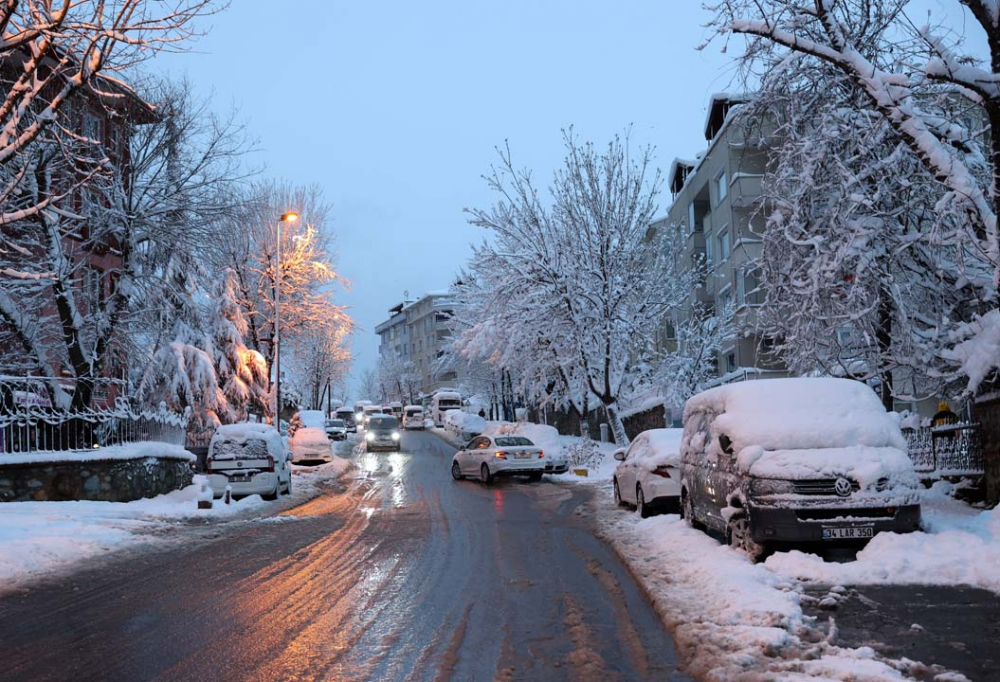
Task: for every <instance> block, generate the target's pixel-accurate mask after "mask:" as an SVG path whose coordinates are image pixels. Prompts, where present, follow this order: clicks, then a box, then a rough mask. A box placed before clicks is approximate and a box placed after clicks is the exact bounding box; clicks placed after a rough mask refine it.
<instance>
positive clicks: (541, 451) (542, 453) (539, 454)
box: [538, 450, 545, 459]
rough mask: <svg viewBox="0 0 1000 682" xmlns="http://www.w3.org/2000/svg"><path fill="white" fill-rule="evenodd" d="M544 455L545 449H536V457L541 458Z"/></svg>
mask: <svg viewBox="0 0 1000 682" xmlns="http://www.w3.org/2000/svg"><path fill="white" fill-rule="evenodd" d="M544 456H545V450H539V451H538V459H541V458H542V457H544Z"/></svg>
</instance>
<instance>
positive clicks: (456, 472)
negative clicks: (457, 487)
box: [451, 462, 462, 481]
mask: <svg viewBox="0 0 1000 682" xmlns="http://www.w3.org/2000/svg"><path fill="white" fill-rule="evenodd" d="M451 477H452V478H454V479H455V480H456V481H461V480H462V467H460V466H458V462H452V463H451Z"/></svg>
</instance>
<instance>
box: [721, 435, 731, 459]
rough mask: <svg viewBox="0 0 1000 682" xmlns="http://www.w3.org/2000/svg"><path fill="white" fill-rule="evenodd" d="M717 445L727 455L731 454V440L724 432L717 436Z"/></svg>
mask: <svg viewBox="0 0 1000 682" xmlns="http://www.w3.org/2000/svg"><path fill="white" fill-rule="evenodd" d="M719 447H721V448H722V451H723V452H724V453H726V454H727V455H731V454H733V441H732V439H731V438H730V437H729V436H727V435H726V434H724V433H723V434H721V435H720V436H719Z"/></svg>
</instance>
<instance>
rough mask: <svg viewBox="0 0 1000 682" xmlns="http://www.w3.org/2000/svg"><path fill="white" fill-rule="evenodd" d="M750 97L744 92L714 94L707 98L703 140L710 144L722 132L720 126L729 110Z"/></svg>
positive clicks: (750, 96) (727, 115)
mask: <svg viewBox="0 0 1000 682" xmlns="http://www.w3.org/2000/svg"><path fill="white" fill-rule="evenodd" d="M751 98H752V95H750V94H748V93H745V92H739V93H735V92H716V93H714V94H713V95H712V96H711V97H709V98H708V109H707V111H706V112H705V126H704V128H703V130H704V131H705V139H706V140H708V141H709V142H711V141H712V140H713V139H714V138H715V136H716V135H717V134H718V133H719V131H720V130H722V125H723V124H724V123H725V122H726V119H727V118H728V117H729V108H730V107H731V106H733V105H736V104H743V103H744V102H748V101H749V100H750V99H751Z"/></svg>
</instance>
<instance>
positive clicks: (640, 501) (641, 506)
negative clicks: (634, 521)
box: [635, 485, 653, 519]
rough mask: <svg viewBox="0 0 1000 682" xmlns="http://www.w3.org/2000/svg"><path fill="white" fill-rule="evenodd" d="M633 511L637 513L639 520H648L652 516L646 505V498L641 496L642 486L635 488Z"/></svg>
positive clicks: (651, 511)
mask: <svg viewBox="0 0 1000 682" xmlns="http://www.w3.org/2000/svg"><path fill="white" fill-rule="evenodd" d="M635 510H636V511H637V512H639V518H643V519H648V518H649V517H650V516H652V515H653V510H652V509H650V508H649V505H648V504H646V497H645V496H644V495H643V494H642V486H641V485H636V486H635Z"/></svg>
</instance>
